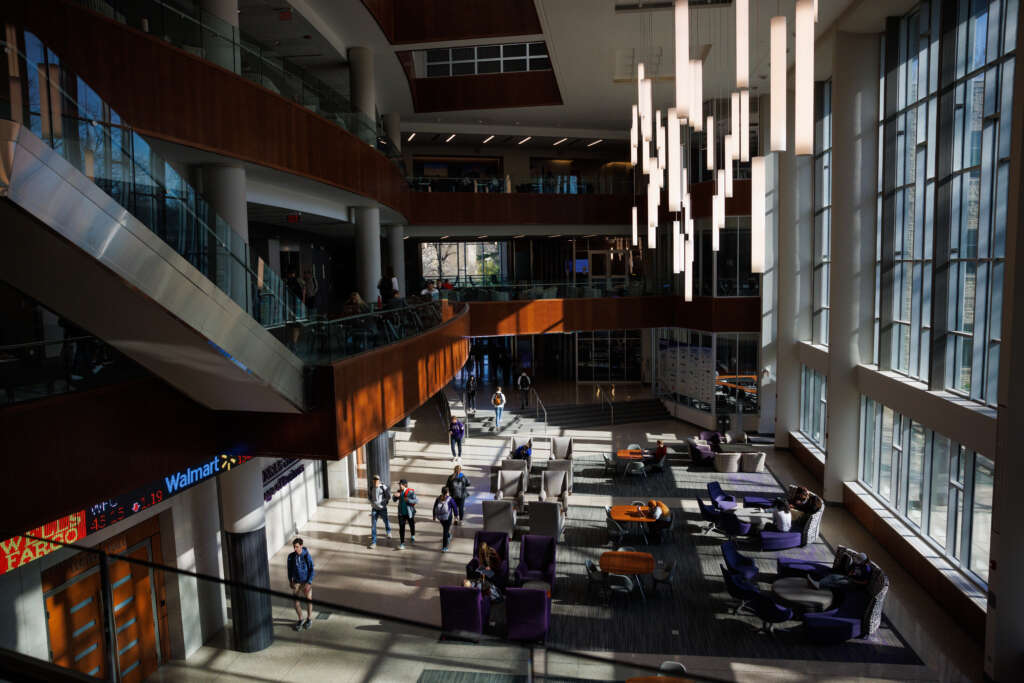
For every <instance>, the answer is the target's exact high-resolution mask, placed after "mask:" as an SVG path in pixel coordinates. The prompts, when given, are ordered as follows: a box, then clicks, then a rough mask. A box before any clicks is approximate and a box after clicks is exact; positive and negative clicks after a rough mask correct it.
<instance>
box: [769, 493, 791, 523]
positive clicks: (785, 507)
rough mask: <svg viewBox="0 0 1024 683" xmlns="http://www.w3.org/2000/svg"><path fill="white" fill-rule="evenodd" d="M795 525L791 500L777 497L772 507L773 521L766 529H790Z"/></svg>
mask: <svg viewBox="0 0 1024 683" xmlns="http://www.w3.org/2000/svg"><path fill="white" fill-rule="evenodd" d="M792 527H793V515H792V514H791V512H790V506H789V501H787V500H786V499H785V498H776V499H775V505H774V506H773V507H772V521H771V522H769V523H768V524H767V525H766V526H765V529H766V530H768V531H789V530H790V529H791V528H792Z"/></svg>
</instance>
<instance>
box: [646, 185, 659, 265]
mask: <svg viewBox="0 0 1024 683" xmlns="http://www.w3.org/2000/svg"><path fill="white" fill-rule="evenodd" d="M659 194H660V193H659V192H658V183H657V181H656V180H655V178H654V176H653V175H652V176H651V177H650V179H649V180H648V182H647V248H648V249H657V247H658V195H659Z"/></svg>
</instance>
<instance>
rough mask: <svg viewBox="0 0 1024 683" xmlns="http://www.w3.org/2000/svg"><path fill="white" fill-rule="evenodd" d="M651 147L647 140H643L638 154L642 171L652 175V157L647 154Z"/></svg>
mask: <svg viewBox="0 0 1024 683" xmlns="http://www.w3.org/2000/svg"><path fill="white" fill-rule="evenodd" d="M649 145H650V142H648V141H647V140H644V139H641V140H640V149H639V150H637V154H639V155H640V166H641V170H642V171H643V172H644V173H650V172H651V167H650V162H651V155H650V154H648V153H647V150H648V147H649Z"/></svg>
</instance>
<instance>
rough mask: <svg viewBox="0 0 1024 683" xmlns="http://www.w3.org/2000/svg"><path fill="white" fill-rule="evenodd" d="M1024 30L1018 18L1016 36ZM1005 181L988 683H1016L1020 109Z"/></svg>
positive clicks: (1021, 562)
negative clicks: (999, 682)
mask: <svg viewBox="0 0 1024 683" xmlns="http://www.w3.org/2000/svg"><path fill="white" fill-rule="evenodd" d="M1022 30H1024V14H1022V15H1019V16H1018V20H1017V34H1018V35H1020V34H1021V31H1022ZM1013 88H1014V92H1016V93H1020V92H1024V69H1017V70H1016V72H1015V74H1014V84H1013ZM1012 125H1013V132H1012V141H1011V149H1010V181H1009V187H1010V189H1009V192H1008V193H1007V195H1008V196H1007V210H1006V225H1007V226H1008V229H1007V231H1006V274H1005V276H1004V277H1005V279H1004V281H1003V320H1002V335H1003V336H1002V342H1001V344H1000V351H1001V353H1000V354H999V395H998V399H997V400H998V408H997V410H998V412H997V422H996V453H995V466H996V471H995V492H994V496H993V501H992V536H991V543H990V546H989V574H988V614H987V616H986V621H985V674H986V678H987V679H988V680H992V681H1015V680H1019V679H1020V675H1021V673H1020V672H1021V655H1020V653H1021V646H1022V644H1024V620H1022V619H1021V618H1020V615H1021V611H1022V610H1024V581H1021V577H1022V576H1024V552H1021V546H1022V544H1024V527H1022V526H1021V523H1020V521H1021V520H1022V519H1024V496H1022V495H1021V494H1020V482H1021V481H1024V458H1021V457H1020V425H1022V424H1024V355H1022V354H1021V353H1019V352H1017V353H1015V352H1013V351H1012V350H1011V349H1018V350H1019V349H1020V348H1021V343H1022V341H1024V236H1022V235H1021V229H1020V224H1021V221H1022V220H1024V211H1022V210H1021V198H1022V196H1024V107H1019V106H1018V107H1014V109H1013V124H1012Z"/></svg>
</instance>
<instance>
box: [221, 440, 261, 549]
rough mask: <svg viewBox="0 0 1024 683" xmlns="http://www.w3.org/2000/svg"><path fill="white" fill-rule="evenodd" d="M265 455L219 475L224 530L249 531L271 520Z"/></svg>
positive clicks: (236, 532)
mask: <svg viewBox="0 0 1024 683" xmlns="http://www.w3.org/2000/svg"><path fill="white" fill-rule="evenodd" d="M262 463H263V458H254V459H252V460H251V461H249V462H247V463H245V464H244V465H240V466H238V467H235V468H232V469H231V471H230V472H224V473H223V474H221V475H220V476H219V477H217V482H218V483H219V484H220V513H221V519H222V522H223V527H224V531H227V532H228V533H232V534H247V533H249V532H251V531H258V530H259V529H262V528H264V527H265V526H266V524H267V518H266V515H265V514H264V512H263V479H262V473H263V464H262Z"/></svg>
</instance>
